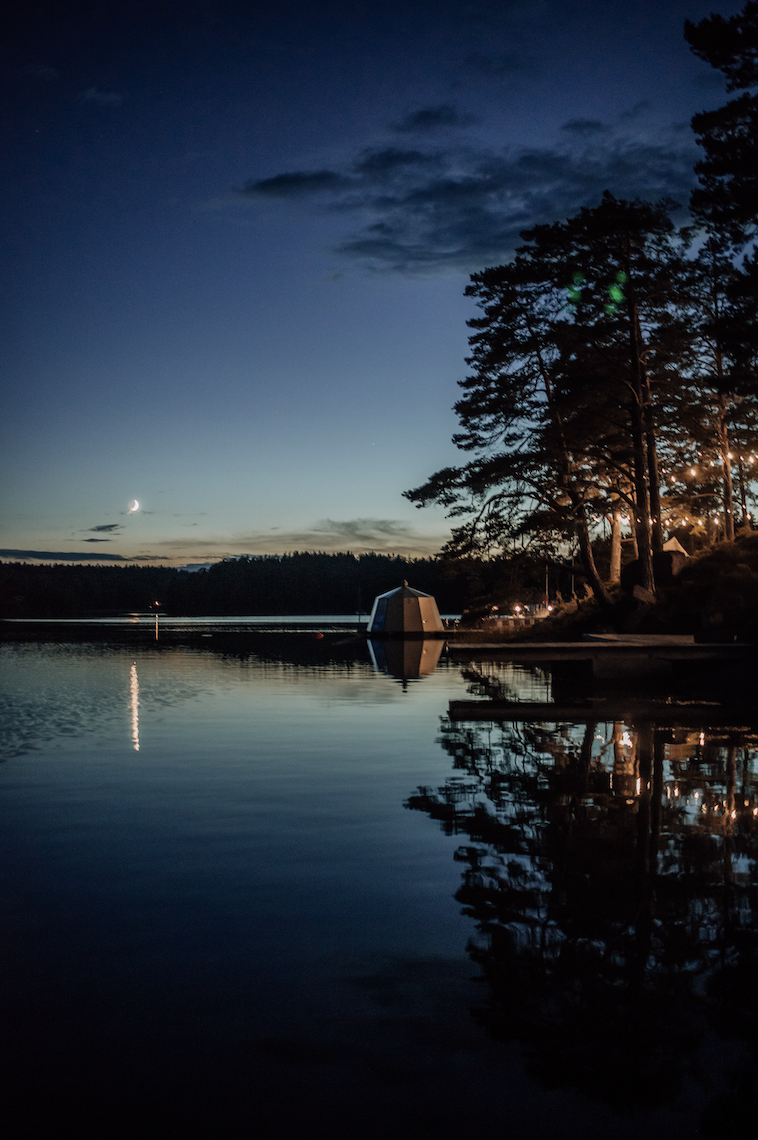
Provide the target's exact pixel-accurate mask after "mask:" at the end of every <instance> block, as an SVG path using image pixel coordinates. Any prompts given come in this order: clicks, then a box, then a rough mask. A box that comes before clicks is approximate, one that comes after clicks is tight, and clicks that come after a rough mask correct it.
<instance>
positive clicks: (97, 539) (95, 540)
mask: <svg viewBox="0 0 758 1140" xmlns="http://www.w3.org/2000/svg"><path fill="white" fill-rule="evenodd" d="M84 541H85V542H113V539H112V538H85V540H84Z"/></svg>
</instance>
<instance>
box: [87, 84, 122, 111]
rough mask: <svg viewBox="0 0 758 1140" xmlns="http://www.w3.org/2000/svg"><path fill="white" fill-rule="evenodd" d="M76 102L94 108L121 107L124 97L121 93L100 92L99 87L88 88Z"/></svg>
mask: <svg viewBox="0 0 758 1140" xmlns="http://www.w3.org/2000/svg"><path fill="white" fill-rule="evenodd" d="M76 101H77V103H84V104H89V105H90V106H93V107H120V106H121V104H122V103H123V101H124V96H123V95H122V94H121V92H120V91H99V90H98V88H97V87H88V88H87V90H86V91H81V92H80V93H79V94H78V95H77V96H76Z"/></svg>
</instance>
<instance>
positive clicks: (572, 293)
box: [566, 270, 585, 305]
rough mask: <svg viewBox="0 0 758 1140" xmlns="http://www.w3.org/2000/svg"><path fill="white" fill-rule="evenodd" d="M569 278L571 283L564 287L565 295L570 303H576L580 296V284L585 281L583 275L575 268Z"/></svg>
mask: <svg viewBox="0 0 758 1140" xmlns="http://www.w3.org/2000/svg"><path fill="white" fill-rule="evenodd" d="M571 280H572V284H571V285H569V286H568V288H567V289H566V295H567V296H568V299H569V304H570V305H578V304H579V301H580V300H581V297H582V285H583V283H584V281H585V276H584V274H583V273H580V272H579V271H578V270H577V272H576V273H575V274H574V276H573V277H572V279H571Z"/></svg>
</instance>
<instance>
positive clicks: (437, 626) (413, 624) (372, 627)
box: [367, 582, 444, 637]
mask: <svg viewBox="0 0 758 1140" xmlns="http://www.w3.org/2000/svg"><path fill="white" fill-rule="evenodd" d="M367 632H368V635H369V637H418V636H423V637H430V636H431V637H434V636H435V634H441V633H444V626H443V624H442V620H441V618H440V612H439V610H438V609H437V603H436V602H435V600H434V598H433V597H432V595H431V594H424V593H422V592H421V590H413V589H412V588H411V587H410V586H409V585H408V583H407V582H403V584H402V586H398V588H397V589H396V590H388V592H387V593H386V594H380V595H379V597H378V598H375V599H374V607H373V609H372V610H371V617H370V618H369V622H368V631H367Z"/></svg>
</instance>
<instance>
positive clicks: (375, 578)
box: [0, 553, 469, 618]
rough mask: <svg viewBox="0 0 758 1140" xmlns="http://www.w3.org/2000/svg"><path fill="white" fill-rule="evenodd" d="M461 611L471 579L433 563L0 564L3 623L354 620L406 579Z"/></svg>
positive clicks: (312, 559)
mask: <svg viewBox="0 0 758 1140" xmlns="http://www.w3.org/2000/svg"><path fill="white" fill-rule="evenodd" d="M404 579H405V580H407V581H408V583H409V584H410V585H411V586H413V587H414V589H417V590H423V591H424V592H425V593H429V594H433V595H434V596H435V597H436V599H437V604H438V606H439V608H440V610H441V611H442V612H443V613H460V612H461V610H462V608H463V605H464V598H465V593H466V590H467V588H468V582H469V576H463V575H461V574H460V573H455V574H454V573H451V571H450V570H449V569H448V568H446V566H445V565H444V564H443V563H442V562H440V561H438V560H436V559H432V558H401V557H399V556H394V555H388V554H360V555H357V556H356V555H353V554H350V553H340V554H320V553H295V554H286V555H283V556H281V557H264V558H251V557H244V556H243V557H242V558H229V559H224V560H223V561H222V562H217V563H216V564H215V565H213V566H210V567H208V568H207V569H203V570H197V571H194V572H192V573H190V572H187V571H186V570H177V569H174V568H173V567H166V566H82V565H73V566H71V565H63V564H55V565H52V566H49V565H41V566H33V565H29V564H26V563H21V562H3V563H0V616H2V617H6V618H7V617H76V616H87V615H97V614H107V613H119V612H124V611H129V610H141V611H144V610H147V609H148V608H149V607H150V606H151V605H153V604H154V603H155V602H156V601H157V602H159V603H160V610H161V612H163V613H168V614H174V615H177V616H181V615H187V616H190V615H200V614H205V615H239V616H245V615H266V614H272V615H273V614H350V613H356V612H357V611H358V610H370V608H371V605H372V603H373V600H374V598H375V596H376V595H377V594H382V593H384V592H385V591H386V590H392V589H394V588H395V587H396V586H400V585H401V584H402V582H403V580H404Z"/></svg>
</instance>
